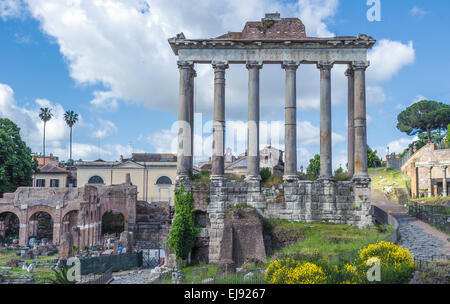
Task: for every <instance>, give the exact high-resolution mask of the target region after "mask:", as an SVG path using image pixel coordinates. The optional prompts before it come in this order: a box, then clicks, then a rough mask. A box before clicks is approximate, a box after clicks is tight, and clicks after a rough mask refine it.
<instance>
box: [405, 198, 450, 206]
mask: <svg viewBox="0 0 450 304" xmlns="http://www.w3.org/2000/svg"><path fill="white" fill-rule="evenodd" d="M410 201H411V202H424V203H425V204H427V205H445V204H448V203H449V202H450V196H444V197H442V196H439V197H423V198H415V199H410Z"/></svg>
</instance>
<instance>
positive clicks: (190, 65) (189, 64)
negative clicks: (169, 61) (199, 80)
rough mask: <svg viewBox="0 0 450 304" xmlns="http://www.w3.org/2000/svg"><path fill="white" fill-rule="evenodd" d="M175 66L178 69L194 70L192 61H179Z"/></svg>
mask: <svg viewBox="0 0 450 304" xmlns="http://www.w3.org/2000/svg"><path fill="white" fill-rule="evenodd" d="M177 65H178V68H179V69H190V70H193V69H194V62H193V61H181V60H178V61H177Z"/></svg>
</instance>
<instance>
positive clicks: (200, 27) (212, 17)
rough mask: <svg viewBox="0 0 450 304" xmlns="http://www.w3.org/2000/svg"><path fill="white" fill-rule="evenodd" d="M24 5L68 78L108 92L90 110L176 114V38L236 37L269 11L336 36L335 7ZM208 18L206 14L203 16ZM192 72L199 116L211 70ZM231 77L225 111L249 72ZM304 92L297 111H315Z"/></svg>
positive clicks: (306, 2) (206, 102)
mask: <svg viewBox="0 0 450 304" xmlns="http://www.w3.org/2000/svg"><path fill="white" fill-rule="evenodd" d="M27 2H28V4H29V9H30V12H31V15H32V16H33V17H35V18H36V19H38V20H39V21H40V22H41V26H42V29H43V31H44V32H45V33H46V34H48V35H50V36H51V37H54V38H55V39H56V42H57V43H58V45H59V47H60V51H61V53H62V54H63V55H64V57H65V58H66V59H67V62H68V64H69V68H70V75H71V77H72V78H73V79H74V80H75V81H76V82H77V83H79V84H88V85H93V84H103V85H104V86H105V90H102V91H97V92H95V93H94V98H93V99H92V101H91V104H92V105H94V106H97V107H102V108H108V109H111V110H115V109H117V107H118V102H117V101H118V100H126V101H129V102H138V103H143V104H146V105H148V106H150V107H153V108H162V109H168V110H171V111H176V110H177V102H178V94H177V92H178V88H177V86H178V70H177V68H176V60H177V59H176V56H175V55H174V54H173V52H172V51H171V49H170V47H169V44H168V42H167V39H168V38H169V37H172V36H174V35H175V34H176V33H179V32H181V31H183V32H184V33H185V34H186V36H187V37H191V38H195V37H215V36H218V35H221V34H223V33H226V32H227V31H230V30H235V31H238V30H241V29H242V28H243V26H244V24H245V21H248V20H259V19H260V18H261V17H262V16H264V13H266V12H271V11H272V12H273V11H280V12H281V14H282V16H283V17H292V16H298V17H300V18H301V19H302V20H303V22H304V23H305V26H306V29H307V32H308V34H310V35H313V36H320V37H323V36H334V35H333V33H331V32H330V31H329V30H328V28H327V26H326V24H325V22H324V20H325V19H329V18H331V17H333V16H334V14H335V12H336V10H337V6H338V3H339V2H338V0H299V1H298V2H296V3H294V4H286V3H282V2H279V1H270V0H249V1H246V2H245V5H242V1H239V0H229V1H226V2H220V1H198V2H196V5H192V4H191V3H190V2H189V1H181V0H175V1H163V0H154V1H151V2H150V1H144V0H127V1H115V0H103V1H59V0H28V1H27ZM206 11H207V12H208V14H204V12H206ZM277 68H278V69H279V70H280V73H279V75H283V73H282V70H281V67H279V66H277ZM197 69H198V70H199V73H198V74H199V77H198V78H197V106H198V109H199V110H200V111H211V109H212V105H211V102H210V100H211V97H212V91H213V87H212V82H213V73H212V69H211V67H210V66H206V65H205V66H198V67H197ZM265 69H266V67H265ZM230 70H231V69H230ZM263 73H264V72H263ZM230 74H231V73H230ZM230 76H231V75H230ZM234 76H237V77H229V78H228V79H229V86H230V87H233V91H232V92H230V93H229V96H228V98H227V101H230V106H231V105H237V106H238V107H241V105H242V104H243V103H242V102H241V101H242V99H244V100H246V98H247V97H246V95H247V87H246V83H247V81H246V80H247V71H246V69H245V68H241V69H237V71H236V72H235V74H234ZM310 76H311V74H309V73H306V74H305V75H304V76H303V77H301V79H311V77H310ZM276 77H278V75H277V76H273V77H270V79H271V80H274V79H276ZM318 79H319V78H318V77H317V79H315V78H314V81H315V82H318V81H319V80H318ZM309 82H312V80H309ZM280 84H282V78H281V82H280ZM306 88H307V90H306V91H305V92H302V93H304V95H303V96H302V99H303V98H304V99H303V100H304V101H306V102H300V107H301V108H302V107H303V106H304V105H305V107H306V108H307V109H311V108H314V109H316V106H315V105H313V106H311V104H313V103H315V104H317V102H316V101H317V100H318V99H317V98H315V96H316V95H317V94H313V93H309V92H308V91H311V90H310V89H309V87H306ZM313 88H314V89H317V88H318V85H317V84H316V85H315V86H314V87H313ZM281 90H282V88H281ZM279 92H280V88H277V89H276V90H272V91H270V92H267V91H266V92H264V93H265V96H266V97H267V99H275V98H276V97H277V96H278V95H279ZM312 95H314V97H312ZM280 101H282V100H280ZM237 112H239V110H237ZM240 112H242V111H240Z"/></svg>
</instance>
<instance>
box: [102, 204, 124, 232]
mask: <svg viewBox="0 0 450 304" xmlns="http://www.w3.org/2000/svg"><path fill="white" fill-rule="evenodd" d="M100 219H101V223H102V224H101V235H104V234H116V236H119V235H120V233H121V232H123V231H125V229H126V218H125V214H124V212H122V211H118V210H116V209H109V210H106V211H104V212H103V213H102V216H101V218H100Z"/></svg>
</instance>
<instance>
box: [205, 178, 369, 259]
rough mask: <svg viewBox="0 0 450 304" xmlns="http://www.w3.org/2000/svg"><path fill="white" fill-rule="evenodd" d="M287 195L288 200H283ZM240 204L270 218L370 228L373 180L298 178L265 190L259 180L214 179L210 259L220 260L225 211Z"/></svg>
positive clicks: (210, 209) (211, 199)
mask: <svg viewBox="0 0 450 304" xmlns="http://www.w3.org/2000/svg"><path fill="white" fill-rule="evenodd" d="M283 197H284V199H283ZM237 204H247V205H249V206H251V207H254V208H256V210H257V211H258V213H259V214H261V215H262V216H264V217H266V218H272V219H284V220H289V221H298V222H314V221H326V222H330V223H336V224H349V225H354V226H357V227H366V226H369V225H371V224H372V217H371V216H370V214H369V212H370V179H355V180H354V181H353V182H334V181H326V180H319V181H295V182H292V183H286V184H283V185H281V186H280V187H278V188H272V189H263V190H261V188H260V186H259V182H257V181H228V180H226V179H213V180H212V181H211V186H210V203H209V205H208V214H209V219H210V223H211V224H210V225H211V226H210V228H209V229H208V233H209V261H210V262H213V263H214V262H218V261H219V255H220V246H221V241H222V237H223V231H224V219H225V213H226V211H227V209H228V208H230V207H232V206H235V205H237Z"/></svg>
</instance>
